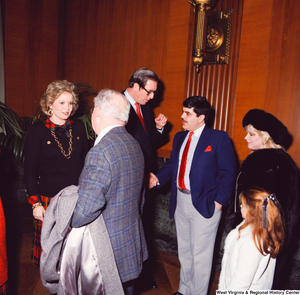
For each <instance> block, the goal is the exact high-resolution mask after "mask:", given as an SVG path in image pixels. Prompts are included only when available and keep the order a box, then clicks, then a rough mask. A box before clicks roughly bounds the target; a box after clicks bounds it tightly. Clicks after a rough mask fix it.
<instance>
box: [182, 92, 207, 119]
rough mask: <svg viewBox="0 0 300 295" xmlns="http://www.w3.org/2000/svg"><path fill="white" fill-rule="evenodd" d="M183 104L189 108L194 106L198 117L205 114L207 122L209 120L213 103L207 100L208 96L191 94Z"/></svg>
mask: <svg viewBox="0 0 300 295" xmlns="http://www.w3.org/2000/svg"><path fill="white" fill-rule="evenodd" d="M183 106H184V107H186V108H189V109H191V108H194V112H195V113H196V115H197V117H199V116H200V115H204V116H205V122H207V121H208V118H209V114H210V110H211V105H210V103H209V102H208V101H207V99H206V97H204V96H190V97H188V98H187V99H186V100H185V101H184V102H183Z"/></svg>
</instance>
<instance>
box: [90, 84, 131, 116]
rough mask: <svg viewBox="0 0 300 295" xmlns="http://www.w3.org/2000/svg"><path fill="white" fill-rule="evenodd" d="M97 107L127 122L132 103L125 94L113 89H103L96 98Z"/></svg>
mask: <svg viewBox="0 0 300 295" xmlns="http://www.w3.org/2000/svg"><path fill="white" fill-rule="evenodd" d="M94 105H95V107H97V106H100V109H101V112H102V113H103V114H105V115H107V116H111V117H114V118H116V119H118V120H120V121H123V122H127V121H128V118H129V111H130V103H129V102H128V100H127V99H126V98H125V96H124V95H123V94H121V93H120V92H118V91H116V90H112V89H103V90H101V91H100V92H99V93H98V95H97V96H96V97H95V98H94Z"/></svg>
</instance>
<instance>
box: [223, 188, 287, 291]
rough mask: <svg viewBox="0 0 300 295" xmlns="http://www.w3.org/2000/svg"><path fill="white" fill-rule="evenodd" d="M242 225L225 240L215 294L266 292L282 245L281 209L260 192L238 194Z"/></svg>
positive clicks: (269, 286)
mask: <svg viewBox="0 0 300 295" xmlns="http://www.w3.org/2000/svg"><path fill="white" fill-rule="evenodd" d="M239 199H240V204H241V214H242V217H243V218H244V221H243V222H242V223H240V224H239V225H238V226H237V227H236V228H235V229H234V230H232V231H231V232H230V233H229V235H228V236H227V238H226V241H225V247H224V256H223V260H222V270H221V275H220V281H219V290H248V289H252V290H269V289H271V288H272V284H273V277H274V272H275V264H276V257H277V255H278V253H279V251H280V250H281V248H282V246H283V242H284V223H283V219H282V216H281V206H280V204H279V202H278V200H277V198H276V195H275V194H269V193H268V192H266V191H265V190H263V189H260V188H250V189H247V190H245V191H243V192H241V194H240V196H239Z"/></svg>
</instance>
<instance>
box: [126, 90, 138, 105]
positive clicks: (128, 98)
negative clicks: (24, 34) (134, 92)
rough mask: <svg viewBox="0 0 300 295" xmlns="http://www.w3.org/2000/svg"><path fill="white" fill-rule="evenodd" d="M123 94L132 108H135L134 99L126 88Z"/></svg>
mask: <svg viewBox="0 0 300 295" xmlns="http://www.w3.org/2000/svg"><path fill="white" fill-rule="evenodd" d="M124 95H125V97H126V98H127V100H128V101H129V102H130V104H131V105H132V106H133V108H134V109H136V106H135V103H136V101H135V100H134V99H133V98H132V97H131V96H130V95H129V93H128V91H127V89H126V90H125V92H124Z"/></svg>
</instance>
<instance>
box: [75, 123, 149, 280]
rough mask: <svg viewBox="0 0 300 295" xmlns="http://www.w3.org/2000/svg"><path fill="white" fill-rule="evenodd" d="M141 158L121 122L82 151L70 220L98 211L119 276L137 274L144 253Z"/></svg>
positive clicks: (93, 215) (78, 220) (85, 218)
mask: <svg viewBox="0 0 300 295" xmlns="http://www.w3.org/2000/svg"><path fill="white" fill-rule="evenodd" d="M143 177H144V158H143V154H142V152H141V149H140V146H139V144H138V143H137V142H136V140H135V139H134V138H133V137H132V136H131V135H130V134H129V133H128V132H127V131H126V129H125V127H123V126H120V127H115V128H113V129H111V130H110V131H109V132H108V133H107V134H106V135H105V136H104V137H103V138H102V139H101V141H100V142H99V143H98V144H97V145H96V146H94V147H93V148H92V149H91V150H90V151H89V153H88V154H87V156H86V161H85V165H84V168H83V170H82V173H81V176H80V179H79V189H78V195H79V199H78V202H77V205H76V208H75V210H74V215H73V219H72V226H73V227H80V226H82V225H85V224H87V223H90V222H91V221H93V220H94V219H96V218H97V217H98V216H99V215H100V214H101V213H102V214H103V218H104V221H105V224H106V227H107V231H108V233H109V236H110V239H111V243H112V247H113V250H114V254H115V258H116V263H117V266H118V270H119V273H120V277H121V281H122V282H123V283H124V282H127V281H129V280H133V279H135V278H137V277H138V276H139V274H140V272H141V270H142V263H143V261H144V260H146V259H147V258H148V252H147V246H146V241H145V237H144V231H143V226H142V220H141V216H140V212H141V200H140V196H141V188H142V182H143Z"/></svg>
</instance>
